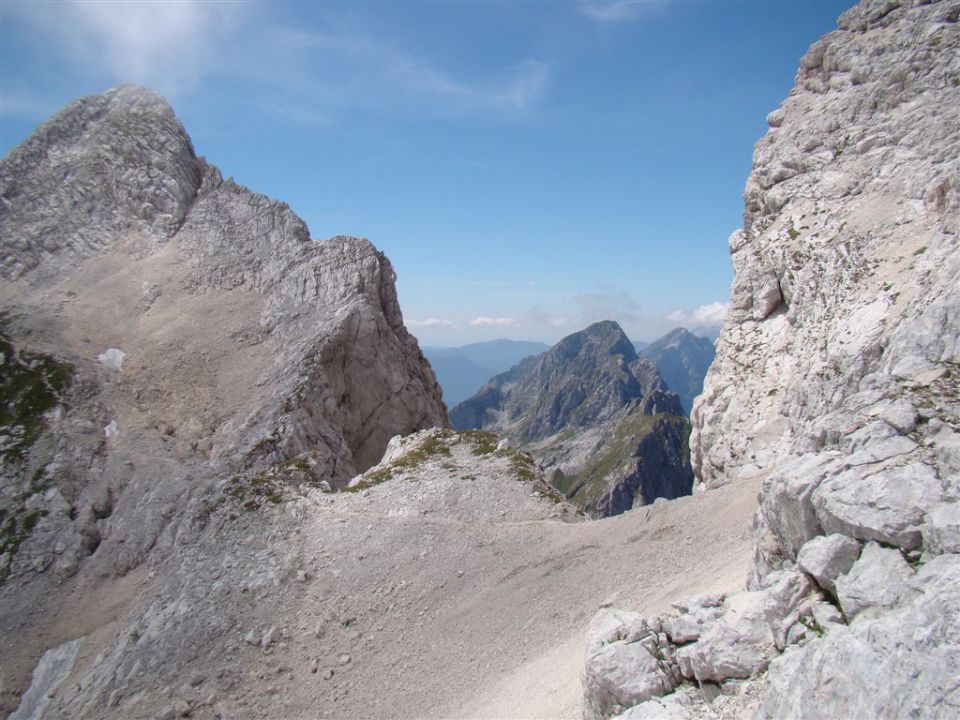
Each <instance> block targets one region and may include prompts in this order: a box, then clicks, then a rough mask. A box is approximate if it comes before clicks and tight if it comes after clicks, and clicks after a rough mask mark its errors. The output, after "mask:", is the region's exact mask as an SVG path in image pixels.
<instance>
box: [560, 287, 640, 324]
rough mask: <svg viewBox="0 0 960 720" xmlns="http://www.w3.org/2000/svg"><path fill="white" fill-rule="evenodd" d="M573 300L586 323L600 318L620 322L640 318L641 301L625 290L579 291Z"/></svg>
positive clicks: (635, 320) (631, 321)
mask: <svg viewBox="0 0 960 720" xmlns="http://www.w3.org/2000/svg"><path fill="white" fill-rule="evenodd" d="M573 301H574V303H576V305H577V306H578V307H579V311H580V319H581V321H582V322H583V323H584V324H586V323H592V322H596V321H598V320H616V321H618V322H619V323H620V324H624V323H634V322H637V321H638V320H640V310H641V305H640V303H638V302H637V301H636V300H634V299H633V297H631V295H630V293H628V292H626V291H624V290H606V291H598V292H586V293H579V294H577V295H574V296H573Z"/></svg>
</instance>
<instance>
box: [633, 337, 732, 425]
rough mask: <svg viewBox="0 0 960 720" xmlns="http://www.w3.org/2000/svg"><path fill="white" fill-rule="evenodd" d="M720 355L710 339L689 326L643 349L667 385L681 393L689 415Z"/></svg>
mask: <svg viewBox="0 0 960 720" xmlns="http://www.w3.org/2000/svg"><path fill="white" fill-rule="evenodd" d="M715 354H716V349H715V348H714V345H713V342H712V341H711V340H710V339H709V338H705V337H699V336H697V335H694V334H693V333H692V332H690V331H689V330H687V329H685V328H675V329H673V330H671V331H670V332H668V333H667V334H666V335H664V336H663V337H661V338H657V339H656V340H654V341H653V342H652V343H650V344H649V345H647V346H646V347H644V348H643V349H642V350H640V351H639V355H640V357H642V358H646V359H647V360H649V361H650V362H652V363H653V364H654V366H656V368H657V370H658V371H659V372H660V374H661V375H662V376H663V379H664V380H665V381H666V383H667V386H668V387H669V388H670V389H671V390H673V391H674V392H675V393H677V395H679V396H680V404H681V405H682V406H683V409H684V412H686V413H687V414H688V415H689V414H690V410H691V409H692V408H693V401H694V400H695V399H696V398H697V397H698V396H699V395H700V393H701V392H702V391H703V379H704V378H705V377H706V375H707V370H708V369H709V368H710V363H712V362H713V357H714V355H715Z"/></svg>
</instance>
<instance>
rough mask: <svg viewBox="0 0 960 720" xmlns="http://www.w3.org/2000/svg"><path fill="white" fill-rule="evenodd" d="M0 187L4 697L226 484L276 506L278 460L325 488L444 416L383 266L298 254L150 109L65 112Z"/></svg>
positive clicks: (129, 106)
mask: <svg viewBox="0 0 960 720" xmlns="http://www.w3.org/2000/svg"><path fill="white" fill-rule="evenodd" d="M0 175H2V187H0V196H2V205H0V234H2V236H3V237H4V239H5V242H4V247H3V257H2V268H3V276H4V308H3V310H4V316H3V320H2V328H0V330H2V362H3V375H2V378H0V381H2V383H0V384H2V390H3V398H2V400H3V405H4V407H3V414H2V420H3V426H2V428H0V438H2V461H3V463H2V467H0V503H2V510H3V515H2V518H0V521H2V525H0V529H2V532H3V537H2V544H0V549H2V555H0V582H2V587H0V602H2V604H3V607H4V612H3V614H2V619H0V627H2V632H3V635H4V637H5V638H8V639H10V640H11V647H15V648H16V651H15V652H13V651H11V652H9V653H7V652H5V653H4V657H3V664H4V676H5V677H9V678H10V679H11V681H10V683H7V684H5V692H10V690H11V689H16V688H18V687H20V689H23V685H24V682H25V679H26V671H28V670H29V667H30V666H32V664H33V663H34V662H35V661H36V660H37V659H38V658H39V656H40V654H42V652H43V650H45V649H46V648H49V647H53V646H55V645H57V644H59V643H62V642H64V641H66V640H71V639H74V638H75V637H76V633H78V632H80V628H78V627H77V624H76V623H74V624H73V625H71V623H70V622H69V620H68V619H65V617H66V616H65V615H64V613H69V611H70V609H69V608H66V607H64V606H63V605H62V603H63V602H64V600H65V598H66V597H68V595H69V593H71V592H77V593H79V595H78V596H77V597H80V598H86V600H84V601H83V602H93V601H91V600H89V598H90V597H91V596H90V595H89V593H87V594H84V592H82V591H80V590H77V588H84V587H88V586H89V585H90V583H92V582H94V578H97V579H98V580H97V582H98V584H101V585H102V584H103V583H105V582H108V581H114V580H115V581H117V582H120V579H121V578H124V577H126V576H128V575H129V574H131V573H133V572H134V571H136V570H137V569H138V568H141V567H142V566H143V565H144V564H145V563H147V562H149V563H150V564H151V566H152V567H153V568H154V570H152V571H151V572H155V571H156V568H157V567H159V565H158V564H159V563H160V562H161V559H162V558H169V557H170V556H171V554H176V553H179V552H180V551H181V550H180V548H181V546H182V545H183V543H184V542H187V540H186V538H194V539H195V538H196V537H198V536H199V534H202V533H201V530H202V529H203V528H204V527H205V525H206V523H207V522H208V521H209V518H210V517H211V514H215V513H216V511H217V508H221V509H223V508H224V507H225V503H230V502H232V500H231V492H233V491H234V490H235V489H236V483H233V484H231V482H230V479H231V478H233V479H234V480H236V479H238V478H239V479H240V480H242V481H247V480H249V481H251V482H253V481H256V482H258V483H259V484H256V483H254V485H253V488H254V490H255V491H256V492H254V491H251V493H249V494H248V495H246V496H245V503H246V506H245V507H246V509H247V510H248V511H249V510H257V509H258V508H261V507H262V506H265V505H267V504H269V503H271V502H272V501H273V500H274V499H277V498H278V497H280V495H281V494H282V492H283V489H282V488H281V489H280V490H279V491H277V492H275V493H273V494H270V493H267V492H265V491H263V487H264V483H263V482H260V480H262V478H263V474H264V473H265V472H267V471H269V470H270V469H272V468H276V467H277V466H284V467H292V466H294V465H295V466H296V468H297V472H296V473H292V474H291V473H287V474H285V475H283V477H284V478H287V477H288V476H289V477H290V478H291V482H294V483H295V484H307V485H322V486H324V487H330V488H334V489H335V488H338V487H342V486H345V485H346V484H347V483H348V482H349V480H350V479H351V478H353V477H354V476H355V475H356V474H357V473H358V472H361V471H363V470H366V469H367V468H369V467H371V466H373V465H374V464H375V463H377V462H378V461H379V460H380V458H381V456H382V454H383V451H384V449H385V448H386V446H387V443H388V441H389V439H390V438H391V437H392V436H394V435H397V434H405V433H409V432H412V431H415V430H418V429H421V428H427V427H432V426H444V425H447V424H448V420H447V415H446V409H445V407H444V405H443V402H442V400H441V396H440V390H439V387H438V386H437V384H436V381H435V379H434V376H433V373H432V371H431V370H430V368H429V365H428V364H427V363H426V361H425V359H424V358H423V356H422V354H421V353H420V351H419V348H418V346H417V343H416V340H415V339H414V338H413V337H412V336H411V335H410V334H409V333H408V332H407V331H406V329H405V328H404V325H403V318H402V315H401V313H400V308H399V305H398V303H397V296H396V290H395V287H394V280H395V275H394V271H393V269H392V267H391V265H390V262H389V261H388V260H387V258H386V257H385V256H384V255H383V253H381V252H379V251H378V250H377V249H376V248H375V247H373V245H371V244H370V243H369V242H368V241H366V240H363V239H358V238H349V237H337V238H333V239H330V240H327V241H324V242H316V241H313V240H311V239H310V237H309V234H308V231H307V228H306V226H305V225H304V223H303V222H302V221H301V220H300V219H299V218H298V217H297V216H296V215H295V214H294V213H293V212H292V211H291V210H290V209H289V208H288V207H287V206H286V205H284V204H283V203H279V202H276V201H273V200H271V199H269V198H266V197H264V196H262V195H258V194H256V193H253V192H251V191H250V190H247V189H246V188H244V187H241V186H239V185H237V184H236V183H234V182H233V181H231V180H223V179H222V177H221V175H220V173H219V171H218V170H217V169H216V168H214V167H213V166H211V165H209V164H208V163H206V162H205V161H204V160H203V159H202V158H199V157H197V156H196V155H195V153H194V150H193V146H192V143H191V141H190V138H189V136H188V135H187V134H186V132H185V130H184V129H183V127H182V126H181V124H180V123H179V121H178V120H177V118H176V116H175V115H174V113H173V111H172V110H171V108H170V107H169V105H167V103H166V102H165V101H164V100H163V99H162V98H161V97H160V96H158V95H156V94H155V93H153V92H151V91H149V90H146V89H144V88H140V87H134V86H124V87H120V88H117V89H114V90H110V91H108V92H107V93H105V94H104V95H102V96H94V97H89V98H84V99H82V100H79V101H77V102H75V103H73V104H71V105H70V106H68V107H67V108H66V109H65V110H63V111H62V112H60V113H59V114H57V115H55V116H54V117H52V118H51V119H50V120H48V121H47V122H46V123H44V124H43V125H42V126H41V127H40V128H39V129H38V130H37V131H36V133H35V134H34V135H32V136H31V137H30V138H29V139H28V140H27V141H26V142H25V143H23V144H22V145H21V146H19V147H17V148H15V149H14V150H12V151H11V152H10V154H9V155H8V156H7V157H6V158H4V160H3V163H2V167H0ZM291 464H292V465H291ZM258 478H259V480H258ZM225 481H226V482H225ZM233 495H234V496H235V495H237V493H236V492H233ZM223 532H227V531H226V530H223ZM132 599H135V598H131V601H132ZM80 604H81V605H82V604H83V603H82V602H81V603H80ZM89 612H90V613H92V615H96V614H97V613H98V612H99V610H98V609H97V608H96V607H92V609H90V611H89ZM95 624H96V623H94V625H95ZM80 625H83V623H80ZM41 626H42V627H44V628H46V629H45V630H44V631H43V632H42V633H41V632H40V631H39V630H38V628H39V627H41ZM214 630H215V624H209V625H207V626H205V627H204V628H202V629H201V630H198V632H199V633H200V634H199V635H198V637H200V636H206V634H208V633H211V632H214ZM180 640H182V641H183V642H184V643H186V642H187V638H186V637H183V638H180ZM118 652H119V650H118ZM101 680H102V679H101ZM98 683H100V686H102V682H101V681H100V680H98V681H95V682H93V685H92V686H91V687H97V686H98ZM3 702H4V705H5V707H9V705H10V703H11V698H10V697H9V696H5V697H4V698H3ZM91 712H92V713H93V714H97V713H96V712H94V711H91ZM77 716H79V715H77Z"/></svg>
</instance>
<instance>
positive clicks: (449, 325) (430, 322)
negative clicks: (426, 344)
mask: <svg viewBox="0 0 960 720" xmlns="http://www.w3.org/2000/svg"><path fill="white" fill-rule="evenodd" d="M407 325H409V326H410V327H422V328H446V329H449V330H455V329H456V327H457V325H456V323H454V322H453V321H451V320H442V319H440V318H427V319H426V320H408V321H407Z"/></svg>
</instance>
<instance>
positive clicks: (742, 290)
mask: <svg viewBox="0 0 960 720" xmlns="http://www.w3.org/2000/svg"><path fill="white" fill-rule="evenodd" d="M957 19H958V16H957V11H956V8H955V7H954V6H953V5H952V4H950V3H946V2H940V3H938V2H932V3H931V2H882V1H880V0H865V1H864V2H861V3H860V4H859V5H857V6H856V7H854V8H852V9H851V10H849V11H848V12H846V13H845V14H844V15H843V16H842V17H841V18H840V21H839V27H840V29H839V30H838V31H836V32H833V33H830V34H829V35H827V36H825V37H824V38H822V39H820V40H819V41H818V42H816V43H814V44H813V45H812V46H811V47H810V49H809V51H808V52H807V54H806V55H805V56H804V58H803V59H802V61H801V64H800V70H799V72H798V75H797V83H796V86H795V88H794V90H793V91H792V92H791V94H790V96H789V97H788V98H787V99H786V100H785V101H784V102H783V104H782V105H781V107H780V108H779V109H777V110H776V111H774V112H773V113H771V115H770V116H769V117H768V123H769V125H770V129H769V130H768V132H767V135H766V137H764V138H763V139H762V140H760V141H759V142H758V143H757V146H756V149H755V152H754V164H753V170H752V171H751V174H750V178H749V180H748V182H747V187H746V190H745V192H744V199H745V205H746V209H745V214H744V225H743V228H742V229H741V230H738V231H737V232H735V233H734V234H733V235H732V236H731V237H730V240H729V245H730V252H731V256H732V260H733V265H734V270H735V277H734V283H733V288H732V291H731V299H730V311H729V313H728V316H727V320H726V325H725V327H724V330H723V333H722V334H721V336H720V339H719V341H718V344H717V357H716V360H715V361H714V363H713V365H712V366H711V368H710V371H709V373H708V375H707V379H706V382H705V387H704V392H703V394H702V395H701V397H700V398H699V399H698V400H697V402H696V403H695V406H694V409H693V413H692V422H693V426H694V427H693V433H692V436H691V454H692V459H693V464H694V469H695V471H696V473H697V477H698V480H699V481H700V483H701V484H702V486H704V487H705V488H710V487H715V486H717V485H720V484H723V483H728V482H736V481H738V480H739V479H745V478H757V477H762V478H763V487H762V491H761V496H760V506H759V508H758V511H757V514H756V517H755V522H754V527H753V530H754V546H755V562H754V568H753V572H752V574H751V577H750V579H749V582H748V587H749V588H750V589H751V592H747V593H744V594H742V596H734V597H733V598H728V599H727V600H726V603H727V604H729V605H733V606H736V605H737V604H741V605H743V606H744V607H748V608H755V606H756V603H757V602H758V601H757V600H756V594H757V593H766V592H769V591H770V589H771V588H773V587H774V586H779V584H780V583H782V582H784V575H783V573H784V572H787V573H789V574H790V575H791V576H796V575H799V576H800V577H805V578H808V582H812V580H811V578H812V579H815V580H816V582H817V584H818V585H819V586H820V588H822V589H823V590H824V591H826V592H827V593H828V595H823V594H820V593H819V592H817V591H814V592H811V593H809V594H808V595H807V596H805V597H804V598H802V599H800V600H798V601H797V602H796V603H794V602H792V601H791V602H783V603H773V604H771V605H769V606H767V607H768V610H769V612H767V613H766V614H764V617H765V620H766V621H767V623H768V628H769V631H770V633H771V635H770V638H769V642H768V643H767V644H763V643H760V642H758V638H760V637H762V635H761V634H759V633H758V634H757V635H751V634H750V633H749V632H744V630H743V629H740V630H737V632H736V633H734V632H733V631H731V626H730V624H729V623H728V622H727V623H725V619H726V618H727V613H726V611H725V612H724V614H723V615H722V616H721V617H717V618H710V619H708V620H706V621H705V622H701V623H699V625H698V627H696V631H695V632H694V629H693V628H692V623H690V622H683V621H677V620H674V621H669V622H666V621H665V622H666V627H668V628H678V629H679V632H678V638H680V639H682V640H685V641H687V644H685V645H682V646H680V647H679V648H678V649H677V652H676V656H677V659H678V662H679V663H680V666H681V668H682V670H683V672H684V675H685V677H694V678H697V679H699V678H711V679H713V678H721V677H723V676H725V675H726V676H729V675H730V674H731V673H743V674H745V673H747V672H750V673H754V674H755V673H758V672H761V669H762V665H763V662H769V663H770V665H769V670H768V671H766V672H764V673H762V674H761V675H760V676H759V677H761V678H763V682H764V683H765V685H766V687H765V691H764V699H763V701H762V705H761V707H760V710H759V714H758V717H761V718H775V717H916V716H923V717H952V716H954V715H956V713H957V712H958V700H957V698H956V692H955V687H956V682H955V678H956V673H957V668H958V667H960V643H958V641H957V632H958V631H957V617H958V614H957V610H956V604H957V600H956V597H957V596H958V593H957V585H956V584H957V578H958V577H960V576H958V574H957V572H956V568H957V562H958V556H957V554H956V553H957V550H958V544H957V537H958V533H957V528H958V526H960V520H958V513H957V509H958V508H960V466H958V462H957V458H958V457H960V455H958V453H957V449H958V448H960V443H958V440H960V437H958V431H960V393H958V373H957V368H958V365H960V239H958V231H960V193H958V186H957V183H956V180H955V178H957V177H960V160H958V154H957V147H960V95H958V93H957V91H956V85H957V80H956V78H957V77H960V34H958V33H957V32H956V22H957ZM864 543H865V545H864V549H863V551H862V553H861V552H860V551H859V548H860V546H861V545H863V544H864ZM917 563H919V564H920V565H919V570H915V568H914V566H915V565H916V564H917ZM798 570H799V572H798ZM951 594H952V595H951ZM788 595H790V596H791V597H796V596H795V595H793V594H792V593H788ZM738 598H739V599H738ZM836 602H839V606H840V608H842V610H843V614H842V615H841V613H840V609H839V608H837V607H836V606H835V604H834V603H836ZM749 616H751V614H750V613H748V614H747V615H746V617H749ZM748 627H749V626H748ZM727 682H729V681H727Z"/></svg>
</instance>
